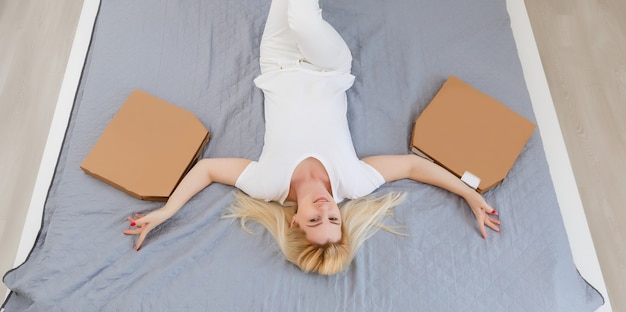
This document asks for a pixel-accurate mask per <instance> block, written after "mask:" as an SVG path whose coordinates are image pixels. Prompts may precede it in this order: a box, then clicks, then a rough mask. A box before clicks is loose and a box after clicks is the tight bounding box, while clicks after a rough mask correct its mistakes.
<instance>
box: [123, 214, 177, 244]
mask: <svg viewBox="0 0 626 312" xmlns="http://www.w3.org/2000/svg"><path fill="white" fill-rule="evenodd" d="M172 215H173V214H172V213H171V212H168V211H166V210H165V209H163V208H161V209H158V210H155V211H153V212H151V213H149V214H147V215H146V216H142V215H140V214H138V213H137V214H135V217H136V219H135V218H133V217H128V221H130V226H131V227H134V228H133V229H128V230H124V234H126V235H139V239H137V243H135V250H136V251H139V248H141V244H142V243H143V241H144V239H146V236H147V235H148V233H150V231H152V229H154V228H156V227H157V226H159V225H160V224H161V223H163V222H165V220H167V219H169V218H170V217H171V216H172Z"/></svg>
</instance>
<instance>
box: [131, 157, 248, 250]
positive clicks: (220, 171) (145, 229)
mask: <svg viewBox="0 0 626 312" xmlns="http://www.w3.org/2000/svg"><path fill="white" fill-rule="evenodd" d="M249 163H250V160H248V159H242V158H206V159H201V160H199V161H198V162H197V163H196V164H195V165H194V166H193V168H191V170H190V171H189V172H188V173H187V175H185V177H184V178H183V180H182V181H181V182H180V184H178V186H177V187H176V190H174V193H172V195H171V196H170V198H169V199H168V201H167V203H166V204H165V206H163V207H162V208H160V209H158V210H155V211H153V212H151V213H149V214H148V215H146V216H141V215H136V217H138V219H135V218H133V217H129V218H128V220H129V221H130V222H131V224H130V225H131V226H133V227H134V226H136V227H137V228H135V229H131V230H126V231H124V234H129V235H139V239H138V240H137V243H136V244H135V249H136V250H139V248H140V247H141V244H142V243H143V241H144V239H145V238H146V235H148V233H149V232H150V231H151V230H152V229H154V228H155V227H157V226H158V225H160V224H161V223H163V222H164V221H165V220H167V219H169V218H170V217H172V216H173V215H174V214H176V212H178V210H180V208H182V207H183V205H184V204H185V203H187V201H189V200H190V199H191V198H192V197H193V196H194V195H196V194H197V193H198V192H200V191H201V190H202V189H204V188H205V187H207V186H208V185H209V184H211V183H213V182H217V183H222V184H226V185H235V182H237V178H239V176H240V175H241V173H242V172H243V170H244V169H245V168H246V166H248V164H249Z"/></svg>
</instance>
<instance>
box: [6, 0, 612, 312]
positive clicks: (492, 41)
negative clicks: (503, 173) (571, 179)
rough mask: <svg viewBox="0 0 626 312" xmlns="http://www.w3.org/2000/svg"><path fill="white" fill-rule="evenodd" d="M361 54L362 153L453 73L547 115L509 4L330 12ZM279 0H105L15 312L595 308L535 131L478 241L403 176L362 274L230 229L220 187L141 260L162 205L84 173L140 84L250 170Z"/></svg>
mask: <svg viewBox="0 0 626 312" xmlns="http://www.w3.org/2000/svg"><path fill="white" fill-rule="evenodd" d="M321 6H322V9H323V14H324V17H325V19H326V20H328V21H329V22H330V23H331V24H332V25H333V26H334V27H335V28H336V29H337V30H338V31H339V33H340V34H341V35H342V36H343V37H344V39H345V40H346V42H347V43H348V45H349V47H350V48H351V50H352V53H353V59H354V61H353V74H354V75H355V76H356V81H355V84H354V86H353V87H352V88H351V89H350V90H349V91H348V93H347V94H348V102H349V108H348V119H349V122H350V128H351V131H352V136H353V140H354V144H355V149H356V151H357V154H358V155H359V156H360V157H366V156H370V155H376V154H390V153H391V154H405V153H408V152H409V151H408V140H409V136H410V130H411V126H412V122H413V120H414V119H415V118H416V117H417V116H418V115H419V113H420V112H421V111H422V110H423V109H424V107H425V106H426V105H427V104H428V102H429V100H430V99H431V98H432V97H433V95H434V94H435V93H436V91H437V90H438V88H439V87H440V86H441V84H442V83H443V82H444V81H445V79H446V78H447V77H448V76H449V75H450V74H454V75H456V76H458V77H460V78H461V79H463V80H465V81H467V82H469V83H470V84H472V85H474V86H475V87H477V88H478V89H480V90H482V91H483V92H485V93H488V94H490V95H492V96H494V97H495V98H497V99H499V100H500V101H501V102H503V103H505V104H506V105H507V106H509V108H511V109H513V110H514V111H516V112H517V113H519V114H521V115H523V116H524V117H526V118H528V119H530V120H535V115H534V112H533V108H532V105H531V103H530V98H529V94H528V91H527V88H526V84H525V81H524V77H523V73H522V70H521V66H520V61H519V58H518V55H517V50H516V46H515V42H514V40H513V36H512V32H511V27H510V18H509V16H508V13H507V10H506V3H505V1H489V2H477V3H467V2H464V1H461V0H443V1H437V2H429V1H395V2H389V3H384V4H380V2H379V1H373V0H365V1H356V0H343V1H321ZM268 9H269V1H261V2H259V1H252V0H246V1H238V2H232V1H226V0H222V1H210V2H208V1H200V0H195V1H184V2H183V1H176V2H174V1H147V0H146V1H133V2H129V1H106V2H103V3H101V5H100V9H99V12H98V16H97V20H96V25H95V28H94V32H93V38H92V40H91V45H90V48H89V55H88V57H87V60H86V62H85V66H84V69H83V73H82V79H81V82H80V87H79V89H78V91H77V94H76V99H75V102H74V107H73V111H72V117H71V121H70V123H69V126H68V128H67V132H66V135H65V140H64V144H63V147H62V152H61V155H60V157H59V162H58V164H57V167H56V170H55V174H54V179H53V183H52V186H51V187H50V189H49V192H48V196H47V199H46V203H45V206H44V214H43V220H42V226H41V229H40V231H39V235H38V237H37V240H36V243H35V245H34V246H33V248H32V251H31V253H30V255H29V256H28V259H27V260H26V261H25V262H24V263H23V264H22V265H20V266H19V267H18V268H16V269H14V270H12V271H10V272H9V273H7V274H6V275H5V277H4V282H5V284H6V285H7V286H8V287H9V288H10V289H11V290H12V293H11V295H10V297H9V298H8V299H7V301H6V302H5V304H4V308H5V309H6V311H42V310H76V311H91V310H97V311H124V310H131V309H133V310H136V309H142V310H150V311H171V310H192V311H196V310H211V311H213V310H217V311H223V310H224V311H238V310H260V311H266V310H267V311H276V310H278V311H281V310H301V311H319V310H325V311H381V310H382V311H414V310H432V311H459V310H473V311H482V310H506V311H593V310H594V309H596V308H597V307H599V306H600V305H602V303H603V298H602V296H601V295H600V294H599V292H598V291H596V290H595V288H594V287H593V286H592V285H590V284H589V283H587V282H586V281H585V279H584V278H583V277H582V276H581V275H580V274H579V273H578V270H577V268H576V266H575V264H574V261H573V259H572V254H571V250H570V248H569V243H568V237H567V234H566V231H565V228H564V225H563V221H562V218H561V212H560V211H561V210H560V207H559V203H558V201H557V198H556V195H555V191H554V188H553V183H552V180H551V176H550V170H549V168H548V165H547V162H546V157H545V153H544V150H543V145H542V138H541V137H540V135H539V132H535V133H534V134H533V136H532V137H531V139H530V141H529V142H528V144H527V146H526V147H525V149H524V151H523V152H522V154H521V155H520V157H519V159H518V160H517V162H516V163H515V166H514V167H513V169H512V171H511V172H510V173H509V175H508V176H507V178H506V179H505V180H504V181H503V183H502V184H501V185H499V186H498V187H496V188H495V189H493V190H491V191H489V192H487V193H486V194H485V197H486V199H487V201H488V202H489V203H490V204H492V205H493V206H494V207H495V208H496V209H497V210H498V211H499V213H500V218H501V221H502V230H501V233H499V234H496V233H493V232H490V233H489V235H488V239H487V240H483V239H482V238H480V235H479V234H478V233H477V230H476V226H475V220H474V218H473V216H472V214H471V211H470V210H469V208H468V207H467V205H466V204H465V202H464V201H463V200H462V199H460V198H458V197H457V196H455V195H452V194H450V193H447V192H446V191H443V190H440V189H438V188H435V187H432V186H428V185H424V184H420V183H417V182H412V181H398V182H394V183H391V184H388V185H385V186H383V187H382V188H381V189H380V190H378V192H380V193H383V192H389V191H403V192H406V193H407V195H408V197H407V198H408V199H407V201H406V202H405V203H404V204H402V205H401V206H399V207H397V208H396V214H395V217H394V218H389V219H388V220H387V223H389V224H393V225H403V226H404V231H405V232H406V233H407V234H408V236H407V237H400V236H396V235H393V234H390V233H386V232H379V233H377V234H376V235H375V236H374V237H372V238H371V239H369V240H368V241H367V242H366V243H365V244H364V245H363V247H362V248H361V249H360V250H359V252H358V253H357V255H356V258H355V260H354V261H353V263H352V265H351V266H350V268H349V269H348V270H347V271H345V272H343V273H341V274H338V275H335V276H330V277H326V276H318V275H314V274H305V273H302V272H301V271H299V270H298V269H297V268H296V267H295V266H293V265H292V264H290V263H289V262H287V261H286V260H285V259H284V258H283V257H282V255H281V254H280V252H279V250H278V248H277V246H276V244H275V242H274V241H273V240H272V238H271V237H270V235H269V234H268V233H266V232H264V231H263V230H262V229H261V228H260V227H254V229H255V230H256V232H257V233H258V234H257V235H254V236H251V235H249V234H247V233H246V232H244V231H243V230H242V229H241V227H240V226H239V225H238V224H237V223H236V222H235V223H233V222H231V221H230V220H226V219H222V218H221V215H222V214H223V213H224V209H225V207H227V206H228V205H229V204H230V202H231V200H232V198H233V188H231V187H227V186H223V185H212V186H210V187H209V188H207V189H206V190H204V191H202V192H201V193H200V194H198V195H197V196H196V197H194V198H193V199H192V200H191V201H190V202H189V203H188V204H187V205H186V206H185V207H184V208H183V209H182V210H181V211H180V212H179V213H178V214H177V215H176V216H175V217H173V218H172V219H170V220H169V221H168V222H166V223H165V224H163V225H162V226H161V227H160V228H158V230H155V231H153V232H152V234H151V235H150V236H149V237H148V239H147V241H146V243H145V244H144V246H143V247H142V249H141V251H140V252H135V251H134V250H133V248H132V245H133V239H132V238H131V237H127V236H124V235H123V234H121V232H122V231H123V230H124V229H125V228H126V227H127V226H128V223H127V222H126V217H127V216H129V215H131V214H133V213H145V212H148V211H150V210H153V209H156V208H158V207H160V205H161V204H160V203H152V202H142V201H138V200H136V199H134V198H132V197H130V196H128V195H126V194H123V193H121V192H119V191H118V190H116V189H114V188H112V187H110V186H108V185H106V184H104V183H102V182H99V181H97V180H95V179H93V178H91V177H89V176H87V175H86V174H85V173H83V172H82V171H81V170H80V168H79V165H80V163H81V162H82V160H83V159H84V157H85V156H86V154H87V153H88V152H89V150H90V148H91V146H93V144H94V143H95V141H96V140H97V139H98V137H99V135H100V133H101V132H102V130H103V129H104V127H106V125H107V123H108V121H110V119H111V118H112V117H113V115H114V114H115V113H116V112H117V110H118V109H119V107H120V106H121V104H122V103H123V101H124V100H125V98H126V97H127V96H128V94H130V92H131V91H132V90H133V89H136V88H139V89H142V90H145V91H148V92H150V93H152V94H154V95H156V96H159V97H161V98H163V99H165V100H167V101H170V102H172V103H176V104H177V105H179V106H181V107H184V108H186V109H188V110H190V111H192V112H193V113H194V114H196V116H198V117H199V118H200V120H201V121H202V122H203V123H204V124H205V125H206V126H207V127H208V128H209V129H210V130H211V132H212V134H213V136H212V139H211V141H210V143H209V145H208V147H207V149H206V151H205V152H204V155H203V156H204V157H245V158H251V159H256V158H257V157H258V156H259V154H260V152H261V148H262V143H263V131H264V121H263V118H262V116H263V96H262V93H261V92H260V90H258V89H256V88H255V87H254V86H253V84H252V80H253V79H254V78H255V77H256V76H258V75H259V68H258V54H259V53H258V52H259V51H258V44H259V41H260V36H261V32H262V29H263V24H264V22H265V17H266V15H267V11H268Z"/></svg>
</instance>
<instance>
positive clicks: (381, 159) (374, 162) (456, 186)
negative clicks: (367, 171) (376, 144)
mask: <svg viewBox="0 0 626 312" xmlns="http://www.w3.org/2000/svg"><path fill="white" fill-rule="evenodd" d="M363 161H364V162H366V163H367V164H369V165H370V166H372V167H374V169H376V170H377V171H378V172H380V174H381V175H382V176H383V178H385V181H386V182H391V181H396V180H401V179H411V180H414V181H419V182H423V183H428V184H431V185H435V186H438V187H440V188H443V189H445V190H448V191H450V192H452V193H455V194H457V195H459V196H461V197H463V198H464V199H465V200H466V201H467V203H468V204H469V206H470V208H471V209H472V212H473V213H474V216H475V217H476V220H477V221H478V227H479V229H480V233H481V235H482V236H483V238H485V237H487V233H486V231H485V225H487V226H488V227H490V228H491V229H493V230H494V231H496V232H498V231H500V228H499V227H498V225H499V224H500V221H499V220H497V219H495V218H492V217H491V216H490V215H489V214H494V215H495V214H497V212H496V211H495V209H493V208H492V207H491V206H489V205H488V204H487V202H486V201H485V199H484V198H483V197H482V196H481V195H480V194H478V193H477V192H476V191H474V190H473V189H471V188H470V187H469V186H467V185H466V184H465V183H463V181H461V180H460V179H459V178H457V177H456V176H454V175H453V174H452V173H450V172H448V171H447V170H446V169H444V168H442V167H440V166H438V165H437V164H435V163H433V162H431V161H428V160H426V159H423V158H421V157H419V156H417V155H413V154H409V155H381V156H372V157H367V158H364V159H363Z"/></svg>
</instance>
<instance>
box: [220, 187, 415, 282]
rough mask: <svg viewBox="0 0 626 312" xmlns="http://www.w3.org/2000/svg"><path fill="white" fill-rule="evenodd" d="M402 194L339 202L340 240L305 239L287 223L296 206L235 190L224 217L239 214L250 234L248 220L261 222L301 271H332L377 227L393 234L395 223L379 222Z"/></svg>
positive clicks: (342, 266)
mask: <svg viewBox="0 0 626 312" xmlns="http://www.w3.org/2000/svg"><path fill="white" fill-rule="evenodd" d="M404 198H405V194H403V193H395V192H394V193H388V194H385V195H382V196H377V197H375V196H372V195H370V196H367V197H363V198H359V199H354V200H350V201H347V202H345V203H344V204H343V205H341V209H340V210H339V211H340V212H341V218H342V226H341V232H342V235H341V240H339V241H338V242H336V243H327V244H325V245H317V244H314V243H311V242H310V241H309V240H307V239H306V235H305V233H304V231H303V230H302V229H300V228H299V227H297V226H294V227H290V221H291V218H292V217H293V215H294V214H295V213H296V209H297V208H296V206H295V205H294V206H283V205H280V204H278V203H276V202H265V201H262V200H258V199H254V198H252V197H250V196H248V195H246V194H244V193H243V192H237V193H236V195H235V201H234V203H233V204H232V205H231V206H230V207H229V208H228V211H227V213H226V214H225V215H224V217H225V218H239V219H240V222H241V227H242V228H243V229H244V230H245V231H246V232H248V233H250V234H254V233H253V232H252V231H251V230H250V229H249V228H248V226H247V223H248V221H254V222H257V223H259V224H261V225H262V226H263V227H265V229H267V231H269V232H270V234H272V236H273V237H274V239H275V240H276V242H277V243H278V247H279V248H280V250H281V251H282V253H283V255H284V256H285V258H287V260H288V261H290V262H292V263H293V264H295V265H297V266H298V267H299V268H300V269H301V270H303V271H304V272H315V273H319V274H323V275H332V274H336V273H339V272H341V271H343V270H344V269H346V268H347V267H348V265H349V264H350V262H351V261H352V259H353V258H354V255H355V254H356V251H357V250H358V249H359V247H361V245H362V244H363V242H365V240H367V239H368V238H370V237H371V236H372V235H374V233H376V232H377V231H378V230H379V229H383V230H386V231H389V232H391V233H394V234H398V235H403V234H401V233H399V232H397V231H396V230H395V229H396V227H392V226H388V225H385V224H383V223H382V219H383V218H384V217H385V216H387V215H392V212H393V208H394V207H395V206H397V205H399V204H400V203H401V202H402V201H403V200H404Z"/></svg>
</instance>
